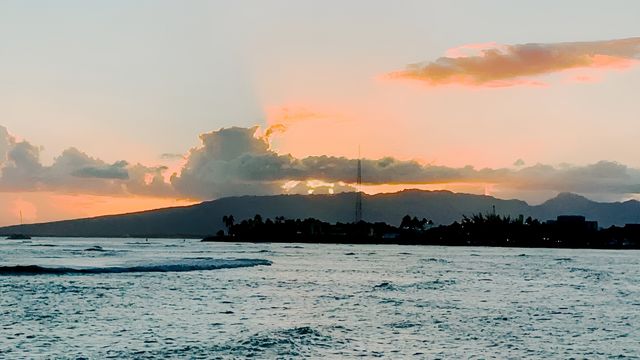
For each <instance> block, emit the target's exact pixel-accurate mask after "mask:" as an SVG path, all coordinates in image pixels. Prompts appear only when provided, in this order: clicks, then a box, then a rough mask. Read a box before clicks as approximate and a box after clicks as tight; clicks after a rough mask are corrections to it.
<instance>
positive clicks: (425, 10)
mask: <svg viewBox="0 0 640 360" xmlns="http://www.w3.org/2000/svg"><path fill="white" fill-rule="evenodd" d="M639 13H640V3H639V2H637V1H632V0H628V1H622V0H619V1H607V2H606V3H605V2H602V1H562V2H558V1H520V2H513V1H496V0H494V1H482V2H479V1H446V2H442V1H410V0H403V1H371V0H369V1H356V0H350V1H333V0H325V1H321V2H320V1H303V0H295V1H294V0H291V1H276V0H272V1H258V0H255V1H247V0H238V1H161V0H153V1H134V2H132V1H119V0H113V1H108V2H106V1H104V2H98V1H79V0H78V1H67V0H60V1H55V2H53V1H50V2H43V1H31V0H20V1H18V0H15V1H13V0H5V1H2V2H0V171H1V176H0V204H2V206H1V209H0V225H6V224H12V223H16V222H18V221H19V213H20V212H22V213H23V217H24V221H25V222H40V221H50V220H59V219H67V218H77V217H86V216H97V215H104V214H111V213H121V212H130V211H139V210H145V209H151V208H157V207H163V206H177V205H187V204H192V203H196V202H199V201H203V200H210V199H215V198H219V197H224V196H230V195H245V194H248V195H262V194H277V193H303V194H307V193H315V194H318V193H336V192H340V191H353V190H354V187H353V185H354V184H353V183H354V181H355V164H356V160H355V159H357V158H358V156H360V157H362V158H363V159H364V160H363V178H364V182H365V185H364V187H363V190H364V191H366V192H369V193H376V192H386V191H397V190H401V189H405V188H422V189H430V190H436V189H446V190H452V191H458V192H468V193H478V194H487V195H492V196H496V197H500V198H519V199H524V200H526V201H528V202H530V203H540V202H542V201H544V200H546V199H548V198H550V197H553V196H555V195H556V194H558V193H559V192H566V191H569V192H575V193H579V194H582V195H585V196H587V197H590V198H592V199H595V200H601V201H622V200H627V199H632V198H638V193H640V170H639V169H640V158H638V157H637V139H638V137H639V135H640V121H638V120H640V119H639V118H638V116H639V115H638V114H639V113H638V111H637V109H638V107H637V94H638V92H639V90H640V66H639V65H640V38H639V37H640V23H639V22H638V21H637V20H638V16H637V14H639Z"/></svg>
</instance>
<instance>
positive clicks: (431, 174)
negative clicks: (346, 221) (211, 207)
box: [171, 127, 640, 199]
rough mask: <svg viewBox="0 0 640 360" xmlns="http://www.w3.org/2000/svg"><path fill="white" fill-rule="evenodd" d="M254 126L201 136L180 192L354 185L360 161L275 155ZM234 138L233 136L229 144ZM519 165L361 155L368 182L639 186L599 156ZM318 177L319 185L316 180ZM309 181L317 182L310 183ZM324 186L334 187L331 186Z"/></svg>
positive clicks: (616, 190) (578, 188) (205, 195)
mask: <svg viewBox="0 0 640 360" xmlns="http://www.w3.org/2000/svg"><path fill="white" fill-rule="evenodd" d="M258 133H259V131H258V129H257V128H256V127H253V128H230V129H221V130H218V131H213V132H211V133H208V134H204V135H202V136H201V139H202V145H201V146H199V147H196V148H193V149H191V151H190V153H189V155H188V157H187V162H186V164H185V166H184V168H183V169H182V171H181V172H180V174H174V176H173V177H172V179H171V182H172V185H173V186H174V188H175V190H176V192H177V193H179V194H183V195H185V196H189V197H194V198H201V199H209V198H216V197H221V196H227V195H245V194H253V195H265V194H277V193H282V192H283V191H284V192H287V193H308V192H309V191H315V192H316V193H320V192H329V190H333V191H334V192H341V191H350V190H353V187H351V186H350V185H349V184H353V183H355V182H356V179H355V177H356V167H357V160H356V159H349V158H345V157H334V156H309V157H305V158H296V157H293V156H291V155H289V154H278V153H277V152H275V151H273V150H272V149H270V148H269V144H268V141H267V139H266V138H265V137H264V136H259V135H258ZM231 140H233V141H231ZM517 164H518V165H517V166H518V168H517V169H510V168H499V169H489V168H485V169H476V168H474V167H471V166H466V167H462V168H454V167H447V166H437V165H424V164H421V163H419V162H417V161H412V160H409V161H405V160H398V159H395V158H392V157H385V158H382V159H363V160H362V172H363V179H364V183H365V184H366V185H389V184H391V185H393V184H406V185H409V186H410V185H425V184H443V185H446V184H453V183H477V184H495V185H496V186H499V187H502V188H511V189H520V190H536V191H542V190H544V191H555V192H563V191H573V192H580V193H585V194H588V193H601V192H602V191H603V189H606V191H608V192H611V193H613V194H629V193H634V192H635V191H631V190H634V189H637V188H638V187H640V186H639V184H640V170H637V169H633V168H629V167H627V166H625V165H622V164H619V163H616V162H610V161H601V162H598V163H596V164H592V165H587V166H569V165H564V166H558V167H554V166H550V165H541V164H537V165H533V166H528V167H525V164H524V162H523V161H520V162H517ZM317 181H320V183H317ZM314 182H316V183H315V185H314ZM327 184H329V185H330V184H335V185H334V186H335V187H333V188H331V189H330V187H331V186H327Z"/></svg>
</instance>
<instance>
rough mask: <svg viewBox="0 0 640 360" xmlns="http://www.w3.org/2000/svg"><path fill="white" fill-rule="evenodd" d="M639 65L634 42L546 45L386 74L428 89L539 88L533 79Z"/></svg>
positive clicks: (501, 48) (639, 50)
mask: <svg viewBox="0 0 640 360" xmlns="http://www.w3.org/2000/svg"><path fill="white" fill-rule="evenodd" d="M639 63H640V37H636V38H629V39H618V40H608V41H591V42H566V43H552V44H518V45H498V44H495V43H484V44H471V45H464V46H461V47H457V48H454V49H450V50H449V51H447V56H445V57H441V58H438V59H436V60H435V61H431V62H425V63H418V64H412V65H409V66H407V68H406V69H404V70H401V71H397V72H393V73H390V74H388V77H389V78H391V79H409V80H418V81H421V82H423V83H426V84H427V85H430V86H440V85H450V84H456V85H464V86H474V87H505V86H521V85H533V86H541V85H544V83H542V82H541V81H539V80H537V79H536V77H539V76H542V75H547V74H552V73H558V72H562V71H566V70H571V69H598V70H626V69H629V68H631V67H633V66H635V65H637V64H639Z"/></svg>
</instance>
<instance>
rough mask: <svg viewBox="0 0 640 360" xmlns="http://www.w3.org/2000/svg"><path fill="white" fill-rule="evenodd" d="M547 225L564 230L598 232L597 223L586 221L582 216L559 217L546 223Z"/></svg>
mask: <svg viewBox="0 0 640 360" xmlns="http://www.w3.org/2000/svg"><path fill="white" fill-rule="evenodd" d="M547 224H549V225H556V226H558V227H561V228H565V229H576V230H583V231H584V230H586V231H596V230H598V222H597V221H587V219H586V218H585V217H584V216H581V215H560V216H558V217H557V218H556V220H549V221H547Z"/></svg>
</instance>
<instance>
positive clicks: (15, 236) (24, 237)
mask: <svg viewBox="0 0 640 360" xmlns="http://www.w3.org/2000/svg"><path fill="white" fill-rule="evenodd" d="M20 227H22V211H20ZM30 239H31V236H29V235H26V234H22V233H18V234H12V235H9V236H7V240H30Z"/></svg>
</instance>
